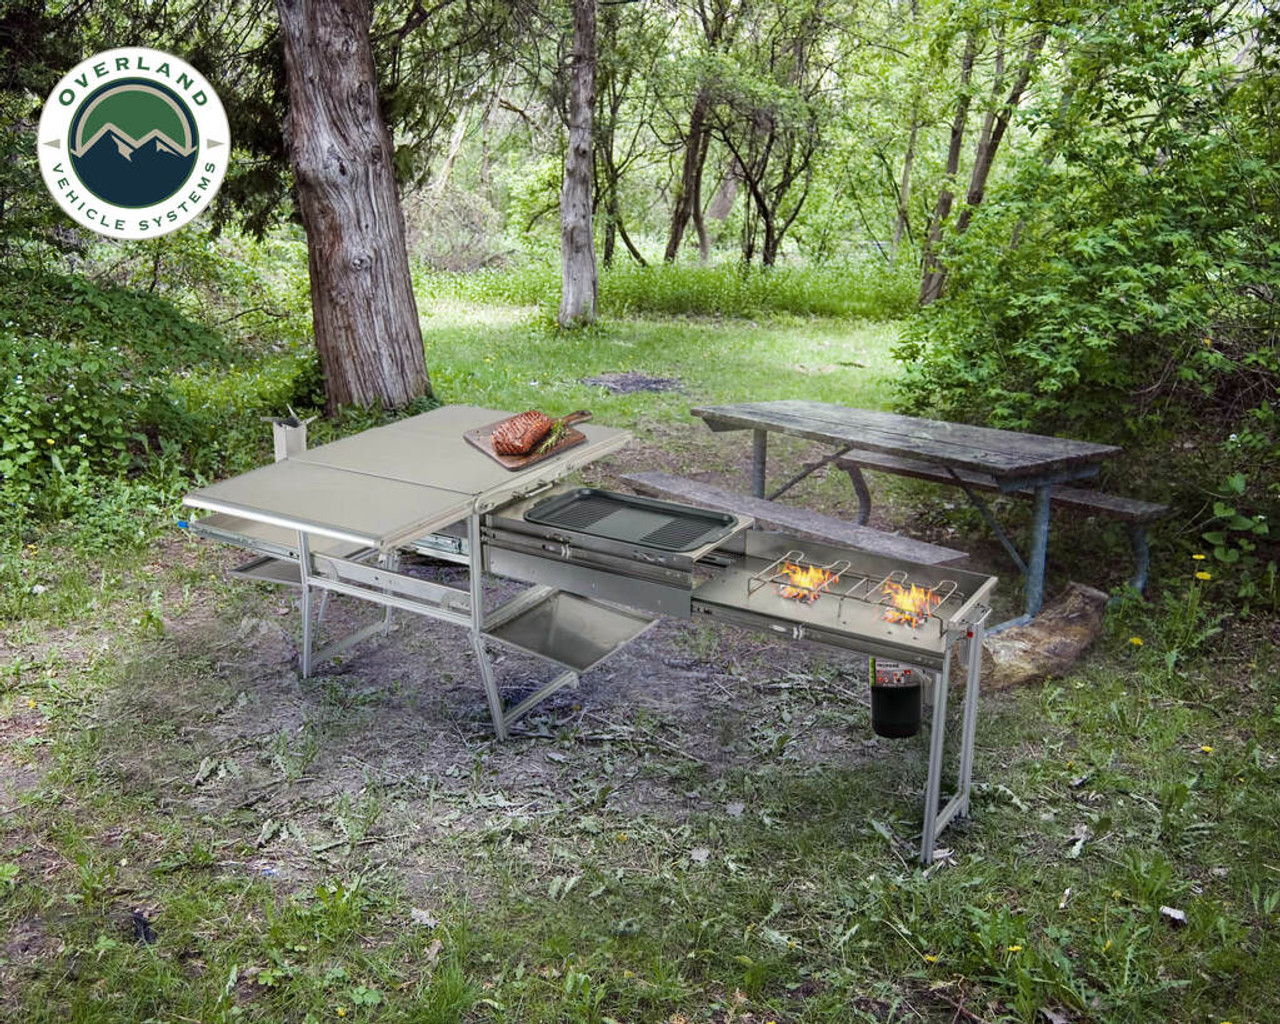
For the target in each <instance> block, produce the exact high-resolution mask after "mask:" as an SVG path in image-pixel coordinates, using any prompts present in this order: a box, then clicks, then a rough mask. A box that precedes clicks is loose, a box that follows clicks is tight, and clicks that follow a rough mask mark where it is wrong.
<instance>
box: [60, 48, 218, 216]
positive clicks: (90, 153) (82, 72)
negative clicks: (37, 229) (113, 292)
mask: <svg viewBox="0 0 1280 1024" xmlns="http://www.w3.org/2000/svg"><path fill="white" fill-rule="evenodd" d="M37 148H38V150H39V152H40V171H41V173H42V174H43V175H44V181H45V185H47V186H48V188H49V191H50V193H52V195H53V197H54V199H56V200H57V201H58V205H59V206H61V207H62V209H63V210H64V211H66V213H67V215H68V216H69V217H71V218H72V220H75V221H76V222H78V223H80V224H83V225H84V226H85V227H87V228H91V229H92V230H94V231H96V232H98V233H99V234H103V235H109V236H111V237H112V238H154V237H156V236H159V235H165V234H168V233H169V232H170V231H176V230H177V229H178V228H180V227H182V226H183V225H184V224H187V223H189V222H190V221H191V220H192V219H193V218H195V217H196V216H197V215H198V214H200V213H201V212H203V211H204V210H205V209H207V208H208V206H209V203H210V201H211V200H212V199H213V197H214V195H216V194H217V191H218V187H219V186H220V185H221V184H222V179H223V177H224V176H225V175H226V173H227V164H228V162H229V160H230V156H231V135H230V132H229V131H228V128H227V115H226V112H225V111H224V110H223V109H222V103H221V102H220V101H219V100H218V96H217V94H216V93H215V92H214V91H213V88H212V87H211V86H210V85H209V83H208V81H206V80H205V78H204V76H203V75H201V74H200V73H199V72H198V71H196V70H195V68H193V67H192V66H191V65H190V64H188V63H187V62H186V61H184V60H180V59H179V58H177V57H174V56H172V55H170V54H167V53H162V52H161V51H159V50H150V49H147V48H145V47H140V46H130V47H126V48H124V49H119V50H107V51H106V52H105V53H99V54H97V55H95V56H93V57H90V58H89V59H88V60H86V61H82V62H81V63H80V64H77V65H76V66H75V67H74V68H73V69H72V70H71V71H69V72H68V73H67V74H66V76H65V77H64V78H63V79H62V81H60V82H59V83H58V84H57V85H56V86H55V87H54V90H53V92H52V93H51V94H50V95H49V99H48V100H47V101H46V103H45V105H44V113H42V114H41V115H40V131H39V145H38V147H37Z"/></svg>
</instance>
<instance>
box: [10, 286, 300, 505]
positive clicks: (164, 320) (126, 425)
mask: <svg viewBox="0 0 1280 1024" xmlns="http://www.w3.org/2000/svg"><path fill="white" fill-rule="evenodd" d="M234 358H235V349H233V347H232V346H231V345H230V343H229V342H228V341H227V340H226V338H224V337H223V335H221V334H220V333H217V332H215V331H212V330H210V329H209V328H207V327H204V326H202V325H200V324H198V323H196V322H194V321H193V320H191V319H189V318H188V317H186V316H184V315H183V314H182V313H180V312H179V311H178V310H177V309H176V308H175V307H174V306H173V304H172V303H170V302H169V301H167V300H166V299H162V298H159V297H157V296H155V295H152V294H149V293H145V292H137V291H132V290H129V289H125V288H120V287H103V286H99V285H95V284H93V283H91V282H89V281H88V280H86V279H84V278H82V277H62V276H57V275H50V274H45V273H34V272H12V271H11V272H8V273H6V274H5V275H4V277H3V279H2V280H0V498H2V499H3V509H2V510H0V518H3V519H6V520H8V523H7V525H8V526H10V527H12V526H13V525H14V523H15V522H21V521H22V520H25V519H27V518H31V517H34V518H36V519H45V520H48V519H58V518H63V517H66V516H69V515H72V514H83V513H84V512H85V510H86V509H89V508H92V507H94V506H95V505H97V504H99V503H101V502H102V501H103V500H104V494H105V490H104V489H109V488H110V485H111V483H112V482H113V481H119V480H121V479H123V478H124V477H126V476H127V475H134V476H136V475H137V474H138V473H140V472H142V471H144V470H145V471H147V472H155V471H156V467H157V466H165V465H171V466H176V467H179V468H180V469H181V473H182V474H184V475H201V474H211V473H213V472H214V471H216V470H217V469H219V468H222V467H225V466H227V465H229V464H231V463H237V464H243V463H244V462H245V461H246V459H249V458H251V457H252V455H253V453H255V452H257V451H259V450H260V449H262V448H263V447H264V446H265V443H266V442H265V441H264V440H263V439H262V431H261V429H260V428H261V424H260V423H258V422H257V414H259V413H261V412H265V411H276V410H278V409H282V408H283V407H284V406H285V405H286V404H287V403H289V402H292V401H295V399H297V398H298V397H299V395H300V392H301V396H302V397H306V398H310V397H311V396H312V393H313V392H314V380H315V368H314V363H315V359H314V356H313V355H310V356H293V355H285V356H277V357H273V358H264V359H259V360H255V361H254V362H253V363H252V364H250V365H248V366H240V367H237V366H236V364H235V362H234Z"/></svg>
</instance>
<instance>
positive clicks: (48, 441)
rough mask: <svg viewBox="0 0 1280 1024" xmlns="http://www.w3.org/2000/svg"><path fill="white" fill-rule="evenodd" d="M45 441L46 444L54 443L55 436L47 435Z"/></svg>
mask: <svg viewBox="0 0 1280 1024" xmlns="http://www.w3.org/2000/svg"><path fill="white" fill-rule="evenodd" d="M44 443H45V444H53V443H54V442H53V438H51V437H46V438H45V439H44Z"/></svg>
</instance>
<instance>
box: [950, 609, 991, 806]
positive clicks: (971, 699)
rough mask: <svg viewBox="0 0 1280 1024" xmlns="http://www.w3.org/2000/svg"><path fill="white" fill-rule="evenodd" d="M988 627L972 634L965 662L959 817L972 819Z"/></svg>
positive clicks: (977, 628) (980, 625)
mask: <svg viewBox="0 0 1280 1024" xmlns="http://www.w3.org/2000/svg"><path fill="white" fill-rule="evenodd" d="M983 633H984V623H983V622H979V623H978V624H977V625H975V626H974V627H973V628H972V629H970V630H969V638H968V641H967V643H966V648H967V651H968V655H967V660H966V662H965V668H966V670H967V671H966V673H965V683H964V726H963V734H962V736H961V739H960V778H959V780H958V782H957V786H956V792H957V794H958V795H959V797H960V810H959V815H960V816H961V817H964V818H967V817H968V816H969V789H970V783H971V781H972V777H973V735H974V731H975V730H976V727H977V722H978V688H979V687H980V686H981V684H982V640H983Z"/></svg>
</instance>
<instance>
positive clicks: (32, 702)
mask: <svg viewBox="0 0 1280 1024" xmlns="http://www.w3.org/2000/svg"><path fill="white" fill-rule="evenodd" d="M35 706H36V699H35V698H34V697H28V698H27V707H29V708H33V707H35Z"/></svg>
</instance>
